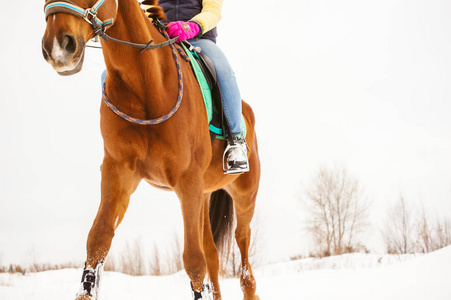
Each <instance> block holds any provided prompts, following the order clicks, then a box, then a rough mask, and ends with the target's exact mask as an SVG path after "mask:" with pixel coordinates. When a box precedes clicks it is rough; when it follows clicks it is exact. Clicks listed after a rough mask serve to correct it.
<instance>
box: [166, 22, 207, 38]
mask: <svg viewBox="0 0 451 300" xmlns="http://www.w3.org/2000/svg"><path fill="white" fill-rule="evenodd" d="M167 31H168V35H169V37H170V38H174V37H176V36H179V38H178V40H177V42H180V41H185V40H189V39H192V38H193V37H195V36H197V34H198V33H199V31H200V28H199V25H197V24H196V23H194V22H183V21H177V22H171V23H169V24H168V30H167Z"/></svg>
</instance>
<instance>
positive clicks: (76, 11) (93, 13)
mask: <svg viewBox="0 0 451 300" xmlns="http://www.w3.org/2000/svg"><path fill="white" fill-rule="evenodd" d="M105 1H106V0H98V1H97V2H96V3H95V4H94V5H93V6H92V7H91V8H87V9H85V8H82V7H80V6H78V5H76V4H74V3H73V2H71V1H69V0H50V1H48V2H47V3H46V4H45V6H44V12H45V20H46V21H47V19H48V17H49V16H50V15H53V14H56V13H67V14H70V15H73V16H75V17H78V18H82V19H83V20H85V21H86V22H88V23H89V24H90V25H91V26H92V29H93V30H94V33H95V36H100V37H101V38H102V39H103V40H105V41H113V42H116V43H120V44H124V45H128V46H132V47H137V48H141V49H142V50H141V52H140V53H142V52H144V51H145V50H149V49H156V48H161V47H164V46H170V47H171V50H172V55H173V57H174V60H175V64H176V66H177V75H178V96H177V101H176V104H175V106H174V107H173V108H172V110H171V111H170V112H169V113H167V114H166V115H164V116H162V117H160V118H156V119H150V120H141V119H136V118H133V117H131V116H129V115H127V114H125V113H123V112H121V111H120V110H119V109H118V108H117V107H116V106H114V104H113V103H111V101H110V100H109V99H108V97H107V95H106V91H105V90H106V89H105V85H104V86H103V93H102V99H103V101H104V102H105V104H106V105H107V106H108V107H109V108H110V109H111V110H112V111H113V112H114V113H115V114H117V115H118V116H119V117H121V118H123V119H124V120H127V121H129V122H132V123H135V124H140V125H154V124H159V123H162V122H164V121H166V120H167V119H169V118H170V117H172V116H173V115H174V114H175V113H176V111H177V110H178V109H179V107H180V105H181V103H182V97H183V76H182V68H181V67H180V62H179V58H178V56H177V51H176V50H175V48H174V46H173V44H174V43H175V42H176V41H177V39H178V36H177V37H175V38H173V39H170V38H169V36H168V35H167V33H166V31H165V28H166V27H165V26H164V25H163V24H162V23H161V22H160V21H159V20H155V21H154V25H155V26H156V27H157V28H158V30H159V31H160V32H161V34H163V36H164V37H165V38H166V39H167V41H165V42H162V43H159V44H152V42H153V40H151V41H150V42H148V43H147V44H136V43H131V42H126V41H122V40H118V39H116V38H113V37H111V36H109V35H107V34H106V33H105V31H106V30H107V29H108V28H109V27H110V26H112V25H113V24H114V19H113V18H110V19H107V20H105V21H102V20H100V19H99V18H98V17H97V12H98V11H99V9H100V7H101V6H102V5H103V4H104V3H105Z"/></svg>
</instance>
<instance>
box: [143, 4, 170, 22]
mask: <svg viewBox="0 0 451 300" xmlns="http://www.w3.org/2000/svg"><path fill="white" fill-rule="evenodd" d="M141 5H142V6H143V9H144V12H145V13H146V15H147V17H148V18H149V19H153V20H164V19H166V15H165V14H164V11H163V8H162V7H161V6H159V5H158V0H144V1H143V2H141Z"/></svg>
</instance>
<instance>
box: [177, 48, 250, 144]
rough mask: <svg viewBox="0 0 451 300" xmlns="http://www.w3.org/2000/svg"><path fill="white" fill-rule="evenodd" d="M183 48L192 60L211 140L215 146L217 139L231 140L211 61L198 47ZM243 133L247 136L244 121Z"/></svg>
mask: <svg viewBox="0 0 451 300" xmlns="http://www.w3.org/2000/svg"><path fill="white" fill-rule="evenodd" d="M181 45H182V48H183V49H184V50H185V53H186V54H187V55H188V57H189V58H190V62H191V67H192V68H193V72H194V74H195V75H196V78H197V81H198V83H199V86H200V89H201V92H202V96H203V98H204V103H205V108H206V110H207V116H208V121H209V130H210V139H211V143H212V144H213V142H214V140H215V139H222V140H225V139H228V138H229V137H230V138H231V136H232V134H231V132H230V127H229V125H228V123H227V120H226V118H225V116H224V111H223V106H222V97H221V89H220V88H219V83H218V79H217V76H216V69H215V66H214V64H213V62H212V61H211V59H210V58H209V57H208V56H207V55H205V54H203V53H202V52H201V49H200V48H198V47H194V46H192V45H191V44H190V43H188V42H187V41H183V42H181ZM241 124H243V125H242V126H243V128H242V131H243V132H244V134H245V135H246V125H245V122H244V120H243V121H242V122H241Z"/></svg>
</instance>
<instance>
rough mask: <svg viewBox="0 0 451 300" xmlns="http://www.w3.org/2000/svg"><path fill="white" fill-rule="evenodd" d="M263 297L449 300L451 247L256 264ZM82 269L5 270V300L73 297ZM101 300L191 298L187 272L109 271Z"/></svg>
mask: <svg viewBox="0 0 451 300" xmlns="http://www.w3.org/2000/svg"><path fill="white" fill-rule="evenodd" d="M254 271H255V275H256V279H257V282H258V288H257V292H258V294H259V295H260V297H261V299H262V300H273V299H274V300H276V299H277V300H279V299H290V300H292V299H308V300H320V299H327V300H330V299H334V300H341V299H343V300H344V299H346V300H351V299H356V300H357V299H358V300H363V299H364V300H368V299H381V300H390V299H393V300H404V299H406V300H416V299H418V300H419V299H425V300H450V299H451V246H450V247H447V248H444V249H441V250H439V251H436V252H434V253H431V254H427V255H421V256H403V257H396V256H376V255H363V254H350V255H343V256H339V257H330V258H326V259H321V260H318V259H304V260H299V261H293V262H288V263H280V264H275V265H270V266H265V267H261V268H257V269H256V270H254ZM80 278H81V270H77V269H67V270H60V271H48V272H42V273H34V274H27V275H25V276H23V275H20V274H13V275H11V274H0V299H2V300H9V299H24V300H26V299H33V300H38V299H46V300H49V299H73V298H74V295H75V293H76V292H77V288H78V282H79V280H80ZM221 287H222V292H223V299H224V300H229V299H230V300H232V299H234V300H237V299H242V294H241V290H240V287H239V280H238V279H223V280H221ZM101 299H108V300H116V299H130V300H132V299H159V300H167V299H177V300H190V288H189V283H188V278H187V276H186V275H185V273H184V272H180V273H177V274H174V275H171V276H163V277H153V276H142V277H133V276H127V275H123V274H119V273H113V272H105V273H104V276H103V282H102V286H101Z"/></svg>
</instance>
